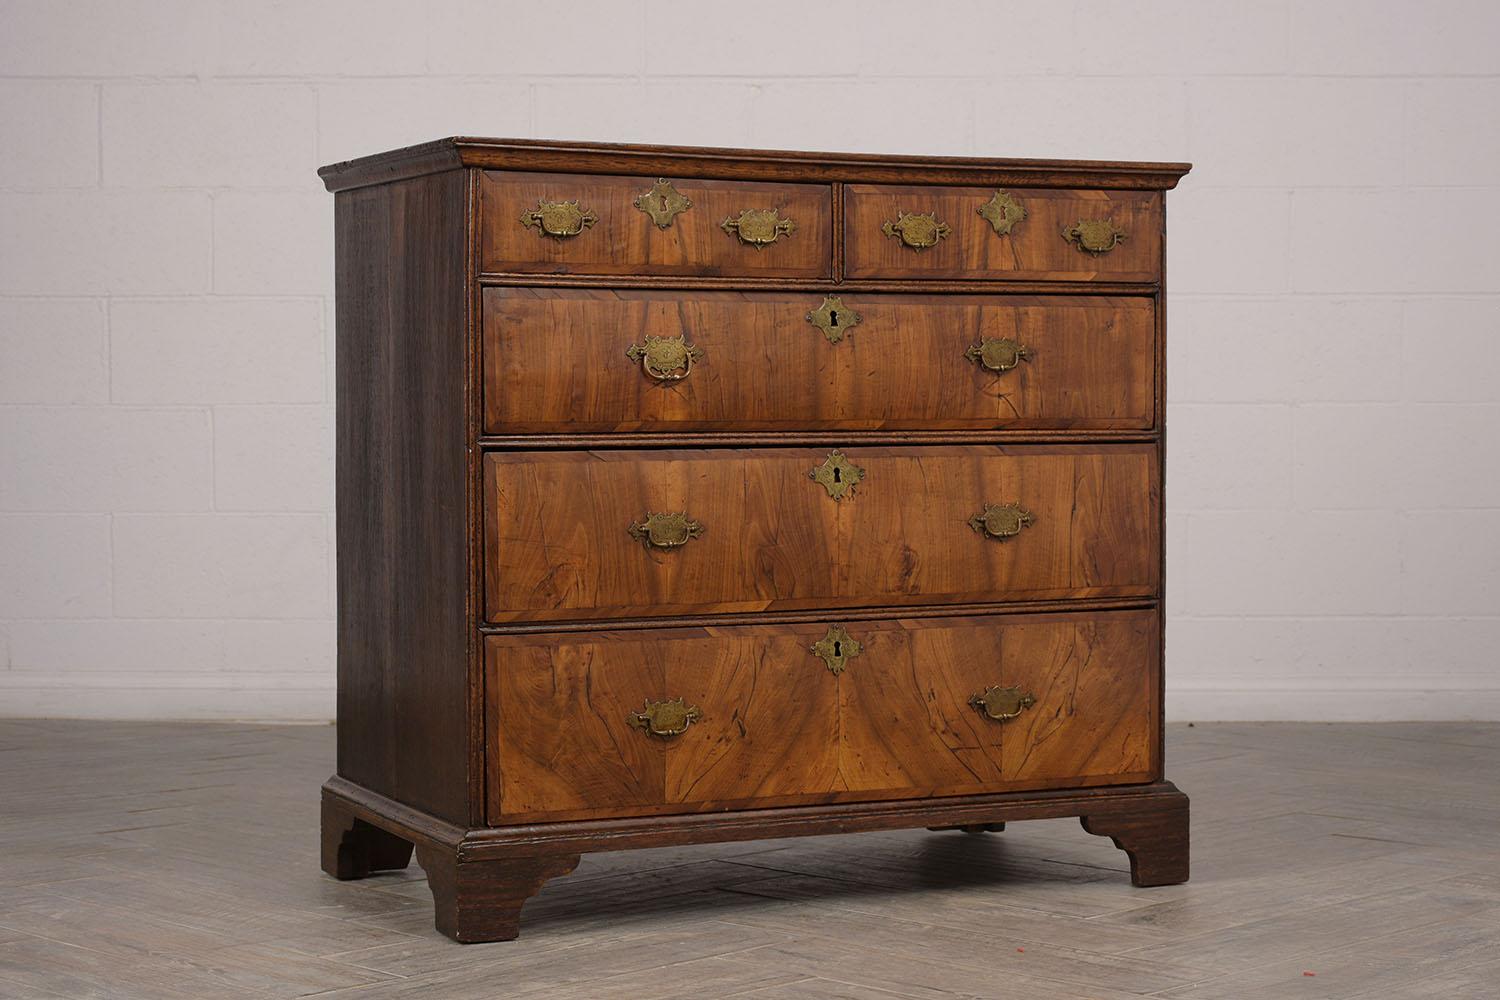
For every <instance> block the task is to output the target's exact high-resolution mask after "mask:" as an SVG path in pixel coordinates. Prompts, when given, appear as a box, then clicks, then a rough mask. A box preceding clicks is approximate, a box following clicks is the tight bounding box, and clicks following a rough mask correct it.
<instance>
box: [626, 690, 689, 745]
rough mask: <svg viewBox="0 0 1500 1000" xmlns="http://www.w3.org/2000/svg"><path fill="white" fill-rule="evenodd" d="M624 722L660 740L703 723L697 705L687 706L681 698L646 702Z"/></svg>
mask: <svg viewBox="0 0 1500 1000" xmlns="http://www.w3.org/2000/svg"><path fill="white" fill-rule="evenodd" d="M625 720H626V721H627V722H629V723H630V724H631V725H632V726H634V727H635V728H637V729H639V730H641V731H642V732H645V733H649V734H650V735H652V736H660V737H661V738H662V739H671V738H672V737H673V736H681V735H682V734H683V733H685V732H687V728H688V726H691V725H692V724H693V723H695V722H702V721H703V713H702V712H701V711H700V710H699V708H698V706H697V705H688V704H685V703H684V702H683V700H682V699H681V698H673V699H672V700H671V701H647V702H646V707H645V708H643V709H641V710H640V711H639V712H631V713H630V714H628V715H627V716H625Z"/></svg>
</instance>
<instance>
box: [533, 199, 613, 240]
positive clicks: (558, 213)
mask: <svg viewBox="0 0 1500 1000" xmlns="http://www.w3.org/2000/svg"><path fill="white" fill-rule="evenodd" d="M598 221H599V217H598V216H597V215H595V214H594V213H593V211H592V210H591V209H587V208H581V207H579V204H578V202H576V201H538V202H537V203H536V208H533V209H532V210H531V211H529V212H524V213H522V215H521V225H523V226H535V227H536V228H537V230H538V231H539V232H541V233H543V234H544V235H547V236H555V237H557V238H558V239H566V238H567V237H569V236H577V235H578V234H579V233H581V232H583V231H584V230H585V229H589V228H591V227H592V226H593V225H594V223H596V222H598Z"/></svg>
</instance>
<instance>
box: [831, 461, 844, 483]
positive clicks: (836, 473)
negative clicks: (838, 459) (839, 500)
mask: <svg viewBox="0 0 1500 1000" xmlns="http://www.w3.org/2000/svg"><path fill="white" fill-rule="evenodd" d="M833 481H834V482H836V483H842V482H843V481H844V470H843V469H840V468H839V467H838V466H836V465H835V466H834V467H833Z"/></svg>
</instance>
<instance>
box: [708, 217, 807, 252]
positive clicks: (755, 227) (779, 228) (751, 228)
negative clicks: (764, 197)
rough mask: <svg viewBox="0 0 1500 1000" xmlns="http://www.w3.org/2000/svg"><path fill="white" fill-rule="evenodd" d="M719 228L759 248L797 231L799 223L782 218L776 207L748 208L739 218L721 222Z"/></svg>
mask: <svg viewBox="0 0 1500 1000" xmlns="http://www.w3.org/2000/svg"><path fill="white" fill-rule="evenodd" d="M719 228H720V229H722V230H724V232H726V233H731V234H733V235H735V236H738V237H739V238H740V242H741V243H745V244H748V245H749V246H753V247H754V248H755V249H757V250H759V249H760V248H761V247H765V246H770V245H771V244H772V243H775V242H776V241H777V240H779V239H781V237H783V236H790V235H792V234H793V233H795V232H796V231H797V224H796V223H795V222H793V221H792V220H791V219H783V218H780V217H779V213H778V210H777V209H774V208H747V209H745V210H744V211H743V212H741V213H740V217H739V218H738V219H736V218H733V217H730V218H728V219H725V220H724V221H723V222H721V223H719Z"/></svg>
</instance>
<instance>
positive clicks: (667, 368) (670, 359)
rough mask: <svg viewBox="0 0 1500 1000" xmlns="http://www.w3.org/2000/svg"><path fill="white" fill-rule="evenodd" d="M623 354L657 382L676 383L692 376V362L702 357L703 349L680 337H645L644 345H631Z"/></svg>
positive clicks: (685, 336)
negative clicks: (639, 365) (636, 362)
mask: <svg viewBox="0 0 1500 1000" xmlns="http://www.w3.org/2000/svg"><path fill="white" fill-rule="evenodd" d="M625 354H626V356H627V357H629V358H630V360H632V361H639V362H640V363H641V370H642V371H644V372H645V373H646V374H647V375H650V376H651V377H652V378H654V379H656V380H657V381H658V382H677V381H680V380H682V379H685V378H687V377H688V376H689V375H691V374H693V362H694V361H697V360H699V359H700V358H702V357H703V349H702V348H699V347H694V346H693V345H692V344H689V343H688V342H687V335H686V334H684V335H683V336H681V337H654V336H652V335H650V334H647V335H646V342H645V343H644V344H631V345H630V347H629V348H627V349H626V351H625Z"/></svg>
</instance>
